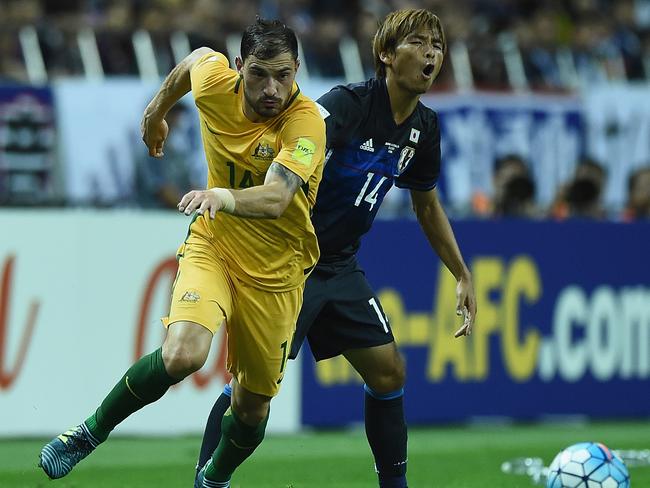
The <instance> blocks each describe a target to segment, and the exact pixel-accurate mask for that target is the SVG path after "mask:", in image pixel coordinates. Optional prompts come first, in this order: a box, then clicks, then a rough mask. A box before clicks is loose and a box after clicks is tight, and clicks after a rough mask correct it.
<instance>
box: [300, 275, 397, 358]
mask: <svg viewBox="0 0 650 488" xmlns="http://www.w3.org/2000/svg"><path fill="white" fill-rule="evenodd" d="M327 289H328V294H327V303H326V305H325V306H324V307H323V309H322V310H321V311H320V313H319V314H318V317H317V318H316V319H315V321H314V324H313V325H312V327H311V329H310V331H309V335H308V337H309V345H310V346H311V350H312V353H313V354H314V357H315V358H316V360H321V359H327V358H330V357H334V356H338V355H339V354H342V353H343V352H344V351H347V350H351V349H363V348H370V347H375V346H381V345H384V344H389V343H391V342H393V341H394V340H395V339H394V337H393V333H392V331H391V328H390V323H389V322H388V319H387V317H386V314H385V313H384V311H383V309H382V307H381V303H380V302H379V298H378V297H377V296H376V295H375V293H374V291H373V290H372V288H371V287H370V285H369V284H368V281H367V280H366V278H365V276H364V274H363V273H362V272H361V271H354V272H351V273H345V274H342V275H340V276H337V277H336V278H335V279H333V280H330V282H329V283H328V288H327Z"/></svg>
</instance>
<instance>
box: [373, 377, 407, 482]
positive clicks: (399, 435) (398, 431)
mask: <svg viewBox="0 0 650 488" xmlns="http://www.w3.org/2000/svg"><path fill="white" fill-rule="evenodd" d="M363 388H364V390H365V392H366V394H365V419H366V436H367V437H368V443H369V444H370V449H372V454H373V455H374V457H375V468H376V470H377V476H378V477H379V486H380V488H407V483H406V460H407V454H406V443H407V432H406V423H405V422H404V401H403V400H404V389H400V390H398V391H394V392H391V393H386V394H382V393H377V392H374V391H373V390H372V389H370V388H369V387H368V385H364V387H363Z"/></svg>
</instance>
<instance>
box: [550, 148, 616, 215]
mask: <svg viewBox="0 0 650 488" xmlns="http://www.w3.org/2000/svg"><path fill="white" fill-rule="evenodd" d="M606 178H607V173H606V172H605V169H604V168H603V167H602V166H601V165H600V164H598V163H597V162H596V161H594V160H592V159H590V158H584V159H583V160H582V161H581V162H580V164H578V166H577V167H576V171H575V175H574V177H573V179H572V180H571V181H570V182H569V183H567V184H566V185H564V186H563V187H561V188H560V191H559V192H558V196H557V197H556V201H555V203H554V204H553V207H552V209H551V214H552V215H553V217H555V218H557V219H560V220H563V219H566V218H585V219H595V220H600V219H603V218H605V217H606V213H605V209H604V208H603V204H602V194H603V188H604V187H605V179H606Z"/></svg>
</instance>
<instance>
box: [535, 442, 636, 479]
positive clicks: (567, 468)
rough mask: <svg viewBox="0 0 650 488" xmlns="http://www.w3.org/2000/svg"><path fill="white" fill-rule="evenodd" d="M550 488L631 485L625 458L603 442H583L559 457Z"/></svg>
mask: <svg viewBox="0 0 650 488" xmlns="http://www.w3.org/2000/svg"><path fill="white" fill-rule="evenodd" d="M546 488H630V475H629V473H628V471H627V467H626V466H625V463H623V460H622V459H621V458H620V457H619V456H618V455H616V454H615V453H613V452H612V451H611V450H610V449H609V448H608V447H607V446H605V445H604V444H600V443H599V442H581V443H579V444H574V445H572V446H569V447H567V448H566V449H564V450H563V451H560V453H559V454H558V455H557V456H555V459H553V462H552V463H551V465H550V466H549V468H548V481H547V483H546Z"/></svg>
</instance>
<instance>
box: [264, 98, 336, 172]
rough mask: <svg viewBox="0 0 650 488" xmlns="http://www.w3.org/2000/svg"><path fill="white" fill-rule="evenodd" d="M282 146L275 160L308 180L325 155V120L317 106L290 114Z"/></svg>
mask: <svg viewBox="0 0 650 488" xmlns="http://www.w3.org/2000/svg"><path fill="white" fill-rule="evenodd" d="M280 139H281V148H280V152H279V154H278V155H277V157H275V158H274V162H276V163H280V164H281V165H282V166H284V167H286V168H287V169H289V170H291V171H292V172H294V173H295V174H297V175H298V176H300V178H301V179H302V181H303V182H304V183H306V182H307V181H308V180H309V177H310V176H311V175H312V174H313V173H314V171H316V169H317V168H318V166H319V165H320V164H322V161H323V158H324V156H325V123H324V122H323V118H322V117H321V115H320V114H319V113H318V111H317V110H315V109H314V110H301V111H299V112H296V113H293V114H291V115H290V116H289V117H288V120H287V122H286V124H285V126H284V127H283V128H282V132H281V134H280Z"/></svg>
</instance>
